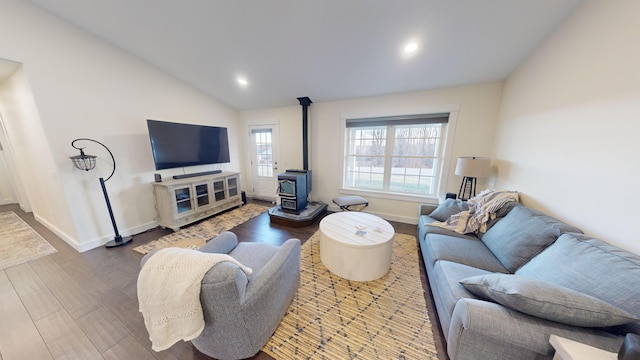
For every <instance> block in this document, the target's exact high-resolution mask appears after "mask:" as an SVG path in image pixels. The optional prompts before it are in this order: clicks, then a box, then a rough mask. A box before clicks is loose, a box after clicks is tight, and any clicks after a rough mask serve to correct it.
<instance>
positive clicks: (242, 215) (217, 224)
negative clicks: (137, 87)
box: [133, 204, 269, 254]
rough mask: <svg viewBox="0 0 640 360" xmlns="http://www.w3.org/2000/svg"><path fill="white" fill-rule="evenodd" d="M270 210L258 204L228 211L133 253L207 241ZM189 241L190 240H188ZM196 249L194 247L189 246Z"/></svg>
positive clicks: (139, 248)
mask: <svg viewBox="0 0 640 360" xmlns="http://www.w3.org/2000/svg"><path fill="white" fill-rule="evenodd" d="M267 210H269V208H268V207H266V206H262V205H257V204H246V205H243V206H241V207H239V208H237V209H233V210H231V211H227V212H225V213H222V214H220V215H216V216H213V217H210V218H208V219H205V220H202V221H200V222H198V223H195V224H193V225H190V226H188V227H185V228H182V229H180V230H178V231H176V232H174V233H172V234H169V235H165V236H163V237H161V238H160V239H158V240H154V241H150V242H148V243H146V244H143V245H140V246H136V247H134V248H133V251H137V252H139V253H141V254H146V253H148V252H149V251H152V250H155V249H162V248H166V247H170V246H176V245H177V246H180V245H181V244H184V243H185V242H186V243H189V242H190V241H195V240H204V241H207V240H209V239H211V238H212V237H214V236H216V235H218V234H220V233H221V232H223V231H227V230H231V229H233V228H234V227H236V226H238V225H240V224H242V223H243V222H245V221H248V220H251V219H253V218H254V217H256V216H258V215H260V214H262V213H264V212H266V211H267ZM187 239H188V240H187ZM188 247H189V248H194V247H193V245H190V246H188Z"/></svg>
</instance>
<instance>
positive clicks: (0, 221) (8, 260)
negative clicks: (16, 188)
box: [0, 211, 58, 270]
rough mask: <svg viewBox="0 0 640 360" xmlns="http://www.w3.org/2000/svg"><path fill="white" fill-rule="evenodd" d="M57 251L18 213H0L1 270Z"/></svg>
mask: <svg viewBox="0 0 640 360" xmlns="http://www.w3.org/2000/svg"><path fill="white" fill-rule="evenodd" d="M56 252H58V251H57V250H56V249H55V248H54V247H53V246H52V245H51V244H49V243H48V242H47V240H45V239H43V238H42V236H40V234H38V233H37V232H36V231H35V230H33V228H32V227H31V226H29V225H28V224H27V223H26V222H24V221H23V220H22V219H21V218H20V217H19V216H18V215H16V213H14V212H13V211H6V212H2V213H0V270H2V269H6V268H8V267H11V266H15V265H19V264H22V263H25V262H27V261H30V260H34V259H37V258H40V257H42V256H45V255H49V254H53V253H56Z"/></svg>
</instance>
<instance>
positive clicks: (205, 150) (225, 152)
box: [147, 120, 231, 170]
mask: <svg viewBox="0 0 640 360" xmlns="http://www.w3.org/2000/svg"><path fill="white" fill-rule="evenodd" d="M147 127H148V128H149V139H150V140H151V151H152V152H153V160H154V162H155V165H156V170H163V169H172V168H178V167H187V166H195V165H208V164H222V163H228V162H230V161H231V160H230V158H229V137H228V134H227V128H225V127H217V126H204V125H191V124H182V123H174V122H168V121H158V120H147Z"/></svg>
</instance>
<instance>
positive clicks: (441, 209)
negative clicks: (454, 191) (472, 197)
mask: <svg viewBox="0 0 640 360" xmlns="http://www.w3.org/2000/svg"><path fill="white" fill-rule="evenodd" d="M467 210H469V205H467V202H466V201H462V200H459V199H458V200H455V199H446V200H445V201H443V202H442V203H440V205H438V207H437V208H436V209H435V210H433V211H432V212H431V214H429V216H431V217H432V218H434V219H436V220H438V221H447V219H449V218H450V217H451V215H454V214H457V213H459V212H462V211H467Z"/></svg>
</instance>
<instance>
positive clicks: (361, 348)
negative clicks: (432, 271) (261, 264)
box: [262, 233, 438, 359]
mask: <svg viewBox="0 0 640 360" xmlns="http://www.w3.org/2000/svg"><path fill="white" fill-rule="evenodd" d="M319 235H320V234H319V233H316V234H314V235H313V236H312V237H311V238H310V239H309V240H308V241H307V242H306V243H305V244H304V245H303V246H302V253H301V263H300V270H301V278H300V288H299V289H298V294H297V296H296V298H295V299H294V300H293V302H292V304H291V306H290V307H289V310H288V311H287V314H286V315H285V317H284V319H283V320H282V322H281V323H280V326H279V327H278V329H277V330H276V332H275V333H274V335H273V336H272V337H271V339H270V340H269V342H268V343H267V344H266V345H265V346H264V347H263V348H262V351H264V352H265V353H267V354H269V355H270V356H272V357H273V358H275V359H354V358H358V359H438V354H437V351H436V346H435V342H434V337H433V334H432V332H431V323H430V321H429V315H428V313H427V306H426V303H425V300H424V293H423V290H422V283H421V280H420V268H419V267H420V265H419V264H420V263H419V260H418V256H419V255H418V248H417V243H416V238H415V237H414V236H410V235H405V234H396V235H395V237H394V244H393V258H392V263H391V270H390V271H389V273H387V274H386V275H385V276H383V277H382V278H380V279H378V280H374V281H369V282H357V281H349V280H346V279H343V278H340V277H338V276H337V275H334V274H332V273H331V272H329V270H327V268H325V267H324V265H322V262H321V261H320V246H319V238H320V237H319Z"/></svg>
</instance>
